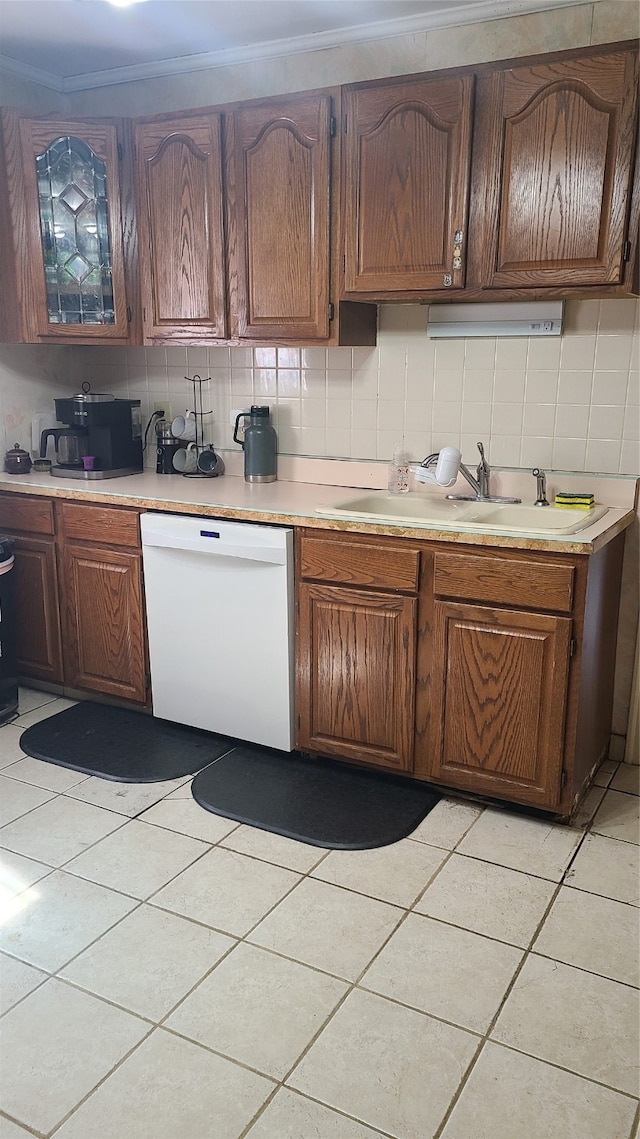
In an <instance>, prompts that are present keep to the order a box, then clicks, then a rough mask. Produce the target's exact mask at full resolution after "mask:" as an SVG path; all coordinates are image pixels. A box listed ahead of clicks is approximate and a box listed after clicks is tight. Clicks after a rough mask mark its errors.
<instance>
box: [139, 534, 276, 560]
mask: <svg viewBox="0 0 640 1139" xmlns="http://www.w3.org/2000/svg"><path fill="white" fill-rule="evenodd" d="M142 545H143V550H144V547H145V546H153V547H155V548H156V549H166V550H191V551H193V553H196V554H205V556H207V557H210V558H244V560H245V561H247V562H264V563H265V564H267V565H275V566H283V565H285V563H286V561H287V551H286V548H284V547H283V548H282V549H279V548H278V547H270V546H232V545H229V544H228V543H221V542H220V541H219V539H217V538H178V537H176V536H174V535H171V536H170V537H169V536H167V535H166V534H162V535H158V536H157V537H154V536H153V535H152V534H150V533H149V534H145V536H144V539H143V543H142Z"/></svg>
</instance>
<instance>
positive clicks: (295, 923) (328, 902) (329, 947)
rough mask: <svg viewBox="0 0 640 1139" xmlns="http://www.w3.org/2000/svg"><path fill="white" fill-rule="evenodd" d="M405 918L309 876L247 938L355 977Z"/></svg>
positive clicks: (392, 909) (339, 974)
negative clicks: (402, 918) (401, 919)
mask: <svg viewBox="0 0 640 1139" xmlns="http://www.w3.org/2000/svg"><path fill="white" fill-rule="evenodd" d="M401 917H402V910H399V909H397V908H396V907H395V906H390V905H388V904H387V903H386V902H378V901H376V900H374V899H373V898H365V897H363V896H362V895H361V894H352V893H351V891H349V890H342V889H340V888H339V887H337V886H329V885H327V884H326V883H325V882H315V881H313V880H312V879H310V878H307V879H305V880H304V881H303V882H301V883H300V885H299V886H297V887H296V889H295V890H294V891H293V893H292V894H291V895H290V896H289V897H288V898H285V900H284V901H283V902H281V903H280V905H279V906H278V907H277V908H276V909H275V910H274V911H273V913H271V914H269V915H268V916H267V917H266V918H265V920H264V921H263V922H261V923H260V925H259V926H258V927H257V929H254V931H253V933H252V934H251V936H250V938H249V940H250V941H252V942H253V943H254V944H256V945H262V946H264V947H265V948H266V949H273V950H275V952H276V953H282V954H284V956H285V957H293V958H294V959H295V960H296V961H302V962H304V964H305V965H313V966H315V967H316V968H318V969H324V970H326V972H327V973H334V974H335V975H336V976H337V977H344V978H345V980H348V981H355V980H356V978H357V977H359V976H360V973H361V972H362V970H363V969H364V968H365V967H366V966H367V965H368V964H369V962H370V961H371V959H372V957H373V955H374V954H375V953H377V951H378V950H379V948H380V946H381V945H382V944H383V942H385V941H386V939H387V937H388V936H389V934H390V933H391V932H392V930H393V929H394V928H395V926H396V925H397V924H398V921H399V920H400V918H401Z"/></svg>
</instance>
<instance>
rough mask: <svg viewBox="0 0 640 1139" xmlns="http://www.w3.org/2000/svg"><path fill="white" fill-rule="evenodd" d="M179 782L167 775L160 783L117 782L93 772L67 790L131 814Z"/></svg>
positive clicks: (71, 795)
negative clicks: (99, 777)
mask: <svg viewBox="0 0 640 1139" xmlns="http://www.w3.org/2000/svg"><path fill="white" fill-rule="evenodd" d="M182 783H183V780H182V779H168V780H166V781H165V782H162V783H120V782H118V781H117V780H114V779H98V778H97V776H93V775H92V776H89V778H85V779H84V781H83V782H82V783H81V784H79V786H77V787H72V788H71V789H70V790H69V791H68V792H67V794H68V795H69V797H70V798H72V799H81V800H82V801H83V802H84V803H93V804H94V806H96V807H106V809H107V810H109V811H117V812H118V813H119V814H120V815H127V816H128V817H129V818H133V817H134V816H135V815H139V814H140V813H141V812H142V811H146V810H147V808H148V807H151V806H152V805H153V804H154V803H158V802H159V801H160V799H163V798H164V796H165V795H168V794H169V793H170V792H171V791H174V790H175V789H176V787H179V786H180V785H181V784H182Z"/></svg>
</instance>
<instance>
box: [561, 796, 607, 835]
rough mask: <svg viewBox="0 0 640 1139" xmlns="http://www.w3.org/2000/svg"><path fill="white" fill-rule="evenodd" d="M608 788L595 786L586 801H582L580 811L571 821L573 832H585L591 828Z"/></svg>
mask: <svg viewBox="0 0 640 1139" xmlns="http://www.w3.org/2000/svg"><path fill="white" fill-rule="evenodd" d="M606 790H607V789H606V787H599V786H597V785H594V786H593V787H591V788H590V789H589V791H587V794H586V795H585V797H584V799H583V800H582V801H581V803H580V806H579V807H578V810H577V811H576V813H575V815H574V816H573V818H572V819H571V823H570V826H571V827H572V829H573V830H584V829H585V827H588V826H589V823H590V822H591V820H592V819H593V816H594V815H595V813H596V811H597V810H598V807H599V806H600V804H601V802H602V800H603V799H604V797H605V794H606Z"/></svg>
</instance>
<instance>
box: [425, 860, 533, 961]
mask: <svg viewBox="0 0 640 1139" xmlns="http://www.w3.org/2000/svg"><path fill="white" fill-rule="evenodd" d="M555 888H556V887H555V885H554V884H553V883H552V882H548V881H545V880H544V879H543V878H534V877H533V876H532V875H531V874H522V873H520V871H518V870H508V869H507V868H506V867H505V866H495V865H494V864H493V863H491V862H480V861H479V860H478V859H475V858H465V857H464V856H463V855H460V854H452V855H451V857H450V858H449V861H448V862H447V864H446V866H443V868H442V870H441V871H440V873H439V874H438V876H437V878H436V879H435V880H434V881H433V882H432V883H431V885H430V886H429V889H428V890H427V891H426V893H425V894H423V896H422V898H421V899H420V901H419V902H417V903H416V905H415V906H414V909H415V911H416V912H417V913H419V914H428V915H429V916H430V917H434V918H439V919H440V920H441V921H446V922H450V923H451V924H452V925H459V926H462V927H463V929H471V930H473V931H474V933H483V934H486V935H487V937H495V938H497V939H498V941H508V942H510V944H511V945H521V946H523V947H525V948H526V946H528V945H529V943H530V941H531V938H532V937H533V935H534V933H535V932H536V929H537V928H538V925H539V924H540V921H541V920H542V916H543V914H544V912H545V910H546V908H547V906H548V904H549V902H550V901H551V897H552V895H553V892H554V890H555Z"/></svg>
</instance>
